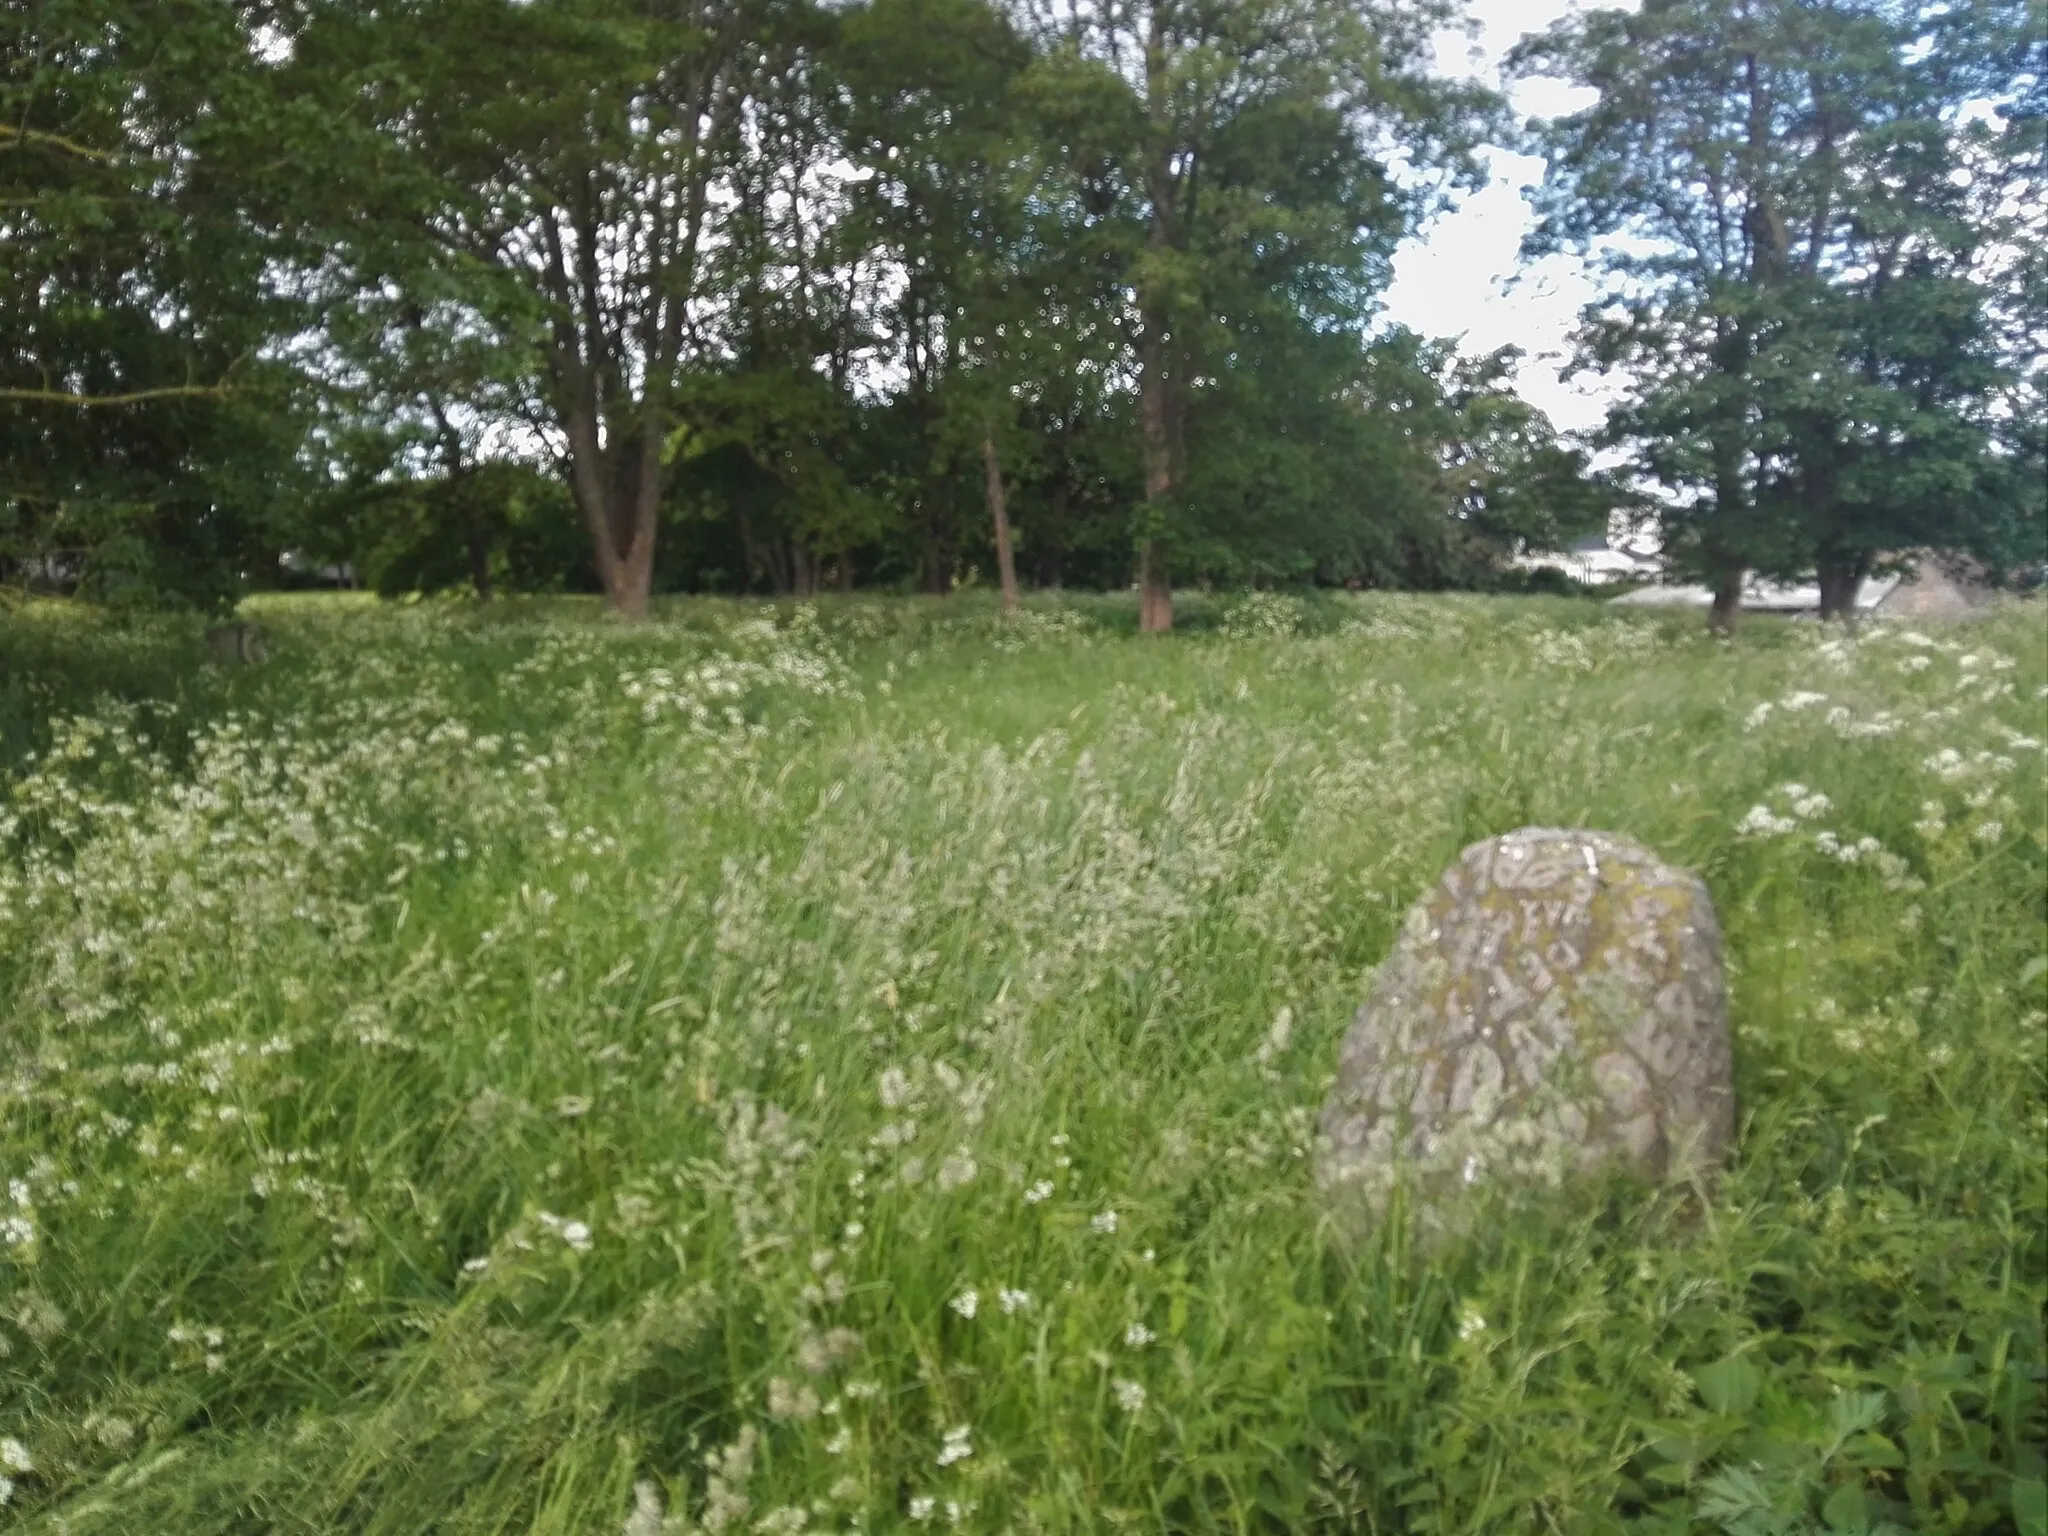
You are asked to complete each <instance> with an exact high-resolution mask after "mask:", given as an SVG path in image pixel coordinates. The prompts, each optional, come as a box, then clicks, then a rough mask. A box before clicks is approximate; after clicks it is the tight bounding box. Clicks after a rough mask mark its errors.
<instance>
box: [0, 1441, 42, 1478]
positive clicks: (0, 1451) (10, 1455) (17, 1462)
mask: <svg viewBox="0 0 2048 1536" xmlns="http://www.w3.org/2000/svg"><path fill="white" fill-rule="evenodd" d="M0 1467H5V1468H6V1469H7V1470H8V1471H10V1472H33V1471H35V1469H36V1464H35V1462H34V1461H33V1460H32V1459H31V1458H30V1457H29V1454H28V1447H27V1446H25V1445H23V1444H22V1443H21V1442H20V1441H19V1440H17V1439H15V1438H14V1437H13V1436H12V1435H9V1436H8V1437H7V1438H6V1439H4V1440H0Z"/></svg>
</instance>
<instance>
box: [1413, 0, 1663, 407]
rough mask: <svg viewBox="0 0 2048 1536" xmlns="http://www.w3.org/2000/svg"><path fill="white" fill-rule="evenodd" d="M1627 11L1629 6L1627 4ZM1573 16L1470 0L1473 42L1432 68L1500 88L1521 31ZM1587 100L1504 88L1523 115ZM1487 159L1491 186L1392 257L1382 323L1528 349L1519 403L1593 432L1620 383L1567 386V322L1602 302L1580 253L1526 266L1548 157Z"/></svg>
mask: <svg viewBox="0 0 2048 1536" xmlns="http://www.w3.org/2000/svg"><path fill="white" fill-rule="evenodd" d="M1624 6H1625V7H1626V8H1630V9H1632V8H1633V6H1632V5H1628V4H1627V0H1624ZM1572 9H1576V7H1575V6H1573V5H1571V4H1569V3H1567V0H1474V3H1473V4H1472V6H1471V13H1472V16H1473V18H1474V19H1475V20H1476V21H1477V22H1478V24H1479V32H1478V34H1477V36H1476V37H1468V36H1467V35H1466V34H1464V33H1462V32H1444V33H1441V34H1439V36H1438V37H1437V40H1436V66H1437V68H1438V70H1439V71H1441V72H1442V73H1444V74H1447V75H1456V76H1461V77H1471V78H1476V79H1478V80H1481V81H1483V82H1485V83H1486V84H1488V85H1491V86H1495V87H1498V86H1500V85H1501V84H1502V81H1501V78H1500V64H1501V61H1502V59H1503V58H1505V57H1506V55H1507V52H1508V50H1509V49H1510V48H1512V47H1513V46H1514V45H1515V43H1516V42H1517V41H1518V40H1519V39H1520V38H1521V37H1522V35H1523V34H1524V33H1527V32H1535V31H1541V30H1542V29H1543V28H1544V27H1547V26H1549V25H1550V23H1551V22H1552V21H1554V20H1556V19H1557V18H1558V17H1559V16H1562V15H1564V14H1566V12H1567V11H1569V10H1572ZM1589 96H1590V93H1589V92H1587V91H1584V90H1581V89H1579V88H1576V87H1573V86H1570V85H1568V84H1566V83H1565V82H1564V81H1562V80H1551V79H1535V80H1523V81H1517V82H1515V83H1514V84H1513V86H1512V87H1511V88H1510V91H1509V100H1510V102H1511V103H1512V105H1513V107H1514V110H1515V114H1516V116H1517V117H1518V118H1522V119H1526V118H1529V117H1533V116H1543V117H1549V116H1555V115H1558V114H1560V113H1563V112H1569V111H1571V110H1573V109H1574V108H1575V107H1578V106H1581V105H1583V104H1584V103H1585V101H1586V100H1587V99H1588V98H1589ZM1483 156H1484V159H1485V162H1486V165H1487V168H1488V170H1489V171H1490V172H1491V178H1490V179H1489V181H1488V183H1487V185H1486V186H1484V187H1482V188H1480V189H1479V190H1478V191H1476V192H1472V193H1469V194H1467V195H1466V196H1465V197H1463V198H1462V199H1461V200H1460V201H1459V202H1458V204H1457V206H1455V207H1453V208H1452V209H1450V210H1449V211H1448V212H1446V213H1444V214H1442V215H1440V216H1439V217H1437V218H1436V219H1434V220H1432V221H1431V223H1430V224H1429V225H1428V226H1427V227H1425V228H1424V229H1423V230H1422V232H1421V233H1420V234H1419V235H1418V236H1417V237H1416V238H1414V239H1412V240H1409V241H1406V242H1404V243H1403V245H1402V246H1401V248H1400V250H1398V251H1397V252H1396V253H1395V255H1394V281H1393V285H1392V287H1390V288H1389V289H1388V291H1387V296H1386V310H1385V315H1386V318H1387V319H1389V320H1391V321H1396V322H1398V323H1400V324H1402V325H1406V326H1408V327H1410V328H1411V329H1413V330H1416V331H1420V332H1421V333H1423V334H1424V335H1427V336H1445V337H1455V338H1457V340H1458V344H1459V348H1460V350H1461V351H1464V352H1466V353H1469V354H1474V355H1477V354H1483V353H1487V352H1492V351H1494V350H1496V349H1497V348H1500V347H1503V346H1510V345H1512V346H1518V347H1520V348H1522V350H1523V352H1524V353H1525V354H1526V355H1525V357H1524V358H1523V361H1522V365H1521V368H1520V370H1519V371H1518V373H1517V374H1516V378H1515V386H1516V388H1517V390H1518V391H1519V392H1520V393H1521V395H1522V396H1523V398H1524V399H1526V400H1528V401H1530V402H1531V403H1532V404H1535V405H1538V406H1540V407H1542V409H1543V410H1544V411H1546V412H1548V413H1549V416H1550V419H1551V420H1552V421H1553V422H1555V423H1556V424H1557V425H1558V426H1559V427H1561V428H1582V427H1590V426H1593V425H1596V424H1597V423H1598V422H1599V421H1600V420H1601V419H1602V417H1603V416H1604V415H1605V413H1606V407H1607V402H1608V401H1609V400H1610V399H1612V398H1613V396H1614V393H1615V389H1614V386H1613V385H1611V384H1606V383H1603V381H1602V380H1600V379H1598V378H1596V377H1593V376H1590V375H1582V376H1580V377H1579V378H1577V379H1574V380H1573V381H1572V382H1570V383H1566V382H1565V381H1564V380H1563V379H1562V378H1561V377H1560V368H1561V367H1562V365H1563V363H1564V361H1565V355H1566V350H1567V347H1568V344H1569V335H1570V332H1571V328H1572V325H1573V323H1574V322H1575V321H1576V320H1577V318H1578V313H1579V311H1580V309H1581V308H1582V307H1583V306H1584V305H1585V304H1586V303H1587V302H1588V301H1589V300H1591V299H1592V298H1593V297H1594V295H1595V291H1596V290H1595V287H1594V283H1593V280H1592V278H1591V277H1590V276H1589V275H1588V274H1587V272H1586V270H1585V265H1584V263H1583V262H1581V261H1579V260H1578V259H1577V258H1576V257H1571V256H1548V257H1544V258H1543V259H1541V260H1539V261H1536V262H1533V263H1524V262H1523V261H1522V259H1521V241H1522V236H1523V235H1525V234H1526V233H1528V231H1529V229H1530V228H1531V226H1532V225H1533V224H1534V222H1535V211H1534V209H1533V208H1532V207H1531V205H1530V202H1529V200H1528V198H1527V196H1526V195H1525V191H1526V189H1530V188H1533V187H1535V186H1536V185H1538V184H1540V182H1541V181H1542V178H1543V171H1544V162H1543V160H1542V158H1541V157H1539V156H1534V155H1524V154H1518V153H1516V152H1515V151H1514V150H1512V149H1509V148H1504V147H1501V146H1489V147H1488V148H1487V149H1486V150H1485V151H1483Z"/></svg>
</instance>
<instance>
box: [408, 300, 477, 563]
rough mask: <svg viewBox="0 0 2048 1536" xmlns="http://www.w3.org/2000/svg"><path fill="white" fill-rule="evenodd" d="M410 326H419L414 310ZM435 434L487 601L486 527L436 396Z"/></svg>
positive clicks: (458, 440) (458, 442) (458, 439)
mask: <svg viewBox="0 0 2048 1536" xmlns="http://www.w3.org/2000/svg"><path fill="white" fill-rule="evenodd" d="M414 314H415V319H414V322H413V323H414V325H415V326H416V327H418V326H423V325H424V324H425V322H424V321H423V320H421V319H419V318H418V317H417V316H418V312H417V311H415V312H414ZM433 411H434V429H435V436H436V437H437V438H438V439H439V440H440V444H441V468H442V469H443V470H444V471H445V472H446V473H447V476H448V494H449V495H451V496H453V497H454V498H455V504H456V505H457V506H458V507H459V508H460V509H461V511H462V534H463V538H464V539H465V540H466V541H467V543H468V545H469V580H470V585H472V586H474V587H475V588H476V598H477V601H478V602H480V603H488V602H489V601H490V600H491V543H490V530H489V529H487V528H485V527H484V522H483V519H482V518H481V517H479V516H477V510H476V503H475V502H474V501H473V500H471V499H470V497H469V496H468V495H467V494H465V492H466V491H467V487H466V486H464V484H463V477H464V476H465V475H466V474H468V472H469V464H468V461H467V460H466V459H465V458H464V456H463V452H462V434H461V433H460V432H458V431H456V430H455V423H454V422H452V421H451V420H449V419H448V410H447V407H446V406H444V405H443V404H442V403H441V401H440V399H439V398H438V397H436V398H435V399H434V401H433Z"/></svg>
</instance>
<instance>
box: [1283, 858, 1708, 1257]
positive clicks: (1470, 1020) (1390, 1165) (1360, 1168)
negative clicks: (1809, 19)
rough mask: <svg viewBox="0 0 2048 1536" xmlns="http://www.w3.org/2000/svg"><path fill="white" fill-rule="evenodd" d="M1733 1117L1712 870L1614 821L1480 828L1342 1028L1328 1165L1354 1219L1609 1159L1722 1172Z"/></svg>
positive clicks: (1320, 1155)
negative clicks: (1673, 855)
mask: <svg viewBox="0 0 2048 1536" xmlns="http://www.w3.org/2000/svg"><path fill="white" fill-rule="evenodd" d="M1734 1128H1735V1094H1734V1089H1733V1087H1732V1085H1731V1082H1730V1061H1729V1048H1728V1000H1727V989H1726V985H1725V983H1724V981H1723V979H1722V975H1721V930H1720V926H1719V925H1718V924H1717V923H1716V922H1715V920H1714V907H1713V903H1712V901H1711V900H1710V899H1709V898H1708V896H1707V889H1706V887H1705V886H1704V885H1703V884H1701V883H1700V879H1699V877H1698V876H1697V875H1694V874H1691V873H1689V872H1688V871H1685V870H1680V869H1673V868H1672V867H1671V866H1670V865H1668V864H1666V863H1664V862H1663V861H1662V860H1661V859H1659V858H1658V857H1657V856H1656V855H1655V854H1654V853H1652V852H1651V851H1650V850H1649V849H1647V848H1645V847H1644V846H1643V845H1642V844H1641V843H1638V842H1635V841H1633V840H1632V839H1629V838H1625V837H1617V836H1615V835H1613V834H1611V833H1606V832H1585V831H1560V830H1557V829H1555V828H1549V827H1524V828H1522V829H1521V830H1519V831H1516V832H1510V833H1508V834H1507V835H1506V836H1504V837H1496V838H1490V839H1488V840H1487V841H1486V842H1483V843H1474V844H1473V845H1472V846H1471V847H1470V848H1467V849H1466V850H1465V851H1464V852H1463V853H1462V854H1460V855H1459V857H1458V862H1457V863H1456V864H1454V865H1452V866H1451V868H1450V869H1449V870H1448V871H1447V872H1446V873H1445V875H1444V877H1443V879H1442V880H1441V881H1440V882H1438V884H1437V887H1436V889H1435V890H1433V891H1432V892H1430V893H1429V894H1428V895H1427V896H1425V897H1424V898H1423V899H1422V900H1421V901H1419V902H1417V903H1416V904H1415V906H1414V907H1413V908H1411V909H1410V911H1409V913H1408V917H1407V920H1406V922H1405V923H1404V924H1403V925H1402V930H1401V937H1400V939H1399V940H1398V941H1397V942H1396V944H1395V945H1394V950H1393V953H1392V954H1391V955H1389V956H1388V957H1387V959H1386V962H1385V963H1384V964H1383V965H1381V966H1380V968H1379V971H1378V973H1377V974H1376V976H1375V977H1374V980H1373V987H1372V993H1371V996H1370V997H1368V998H1367V999H1366V1003H1365V1006H1364V1007H1363V1008H1361V1009H1359V1011H1358V1016H1357V1017H1356V1018H1355V1019H1353V1020H1352V1023H1351V1028H1350V1030H1349V1031H1348V1032H1347V1033H1346V1034H1345V1036H1344V1047H1343V1053H1342V1055H1341V1057H1340V1058H1339V1062H1338V1068H1337V1082H1336V1085H1335V1086H1334V1087H1333V1088H1332V1089H1331V1090H1330V1096H1329V1099H1328V1100H1327V1101H1326V1102H1325V1104H1324V1106H1323V1116H1322V1123H1321V1132H1320V1135H1319V1136H1318V1138H1317V1148H1316V1181H1317V1183H1318V1185H1320V1186H1321V1188H1322V1190H1323V1191H1324V1194H1325V1196H1326V1198H1327V1199H1328V1201H1329V1202H1330V1204H1331V1205H1332V1208H1333V1209H1334V1210H1335V1211H1336V1213H1337V1215H1338V1216H1339V1218H1340V1220H1344V1221H1346V1222H1347V1223H1354V1222H1357V1221H1359V1220H1361V1219H1370V1218H1371V1217H1372V1216H1373V1215H1375V1214H1377V1213H1378V1212H1379V1211H1381V1210H1382V1209H1384V1207H1385V1204H1386V1201H1387V1199H1388V1197H1389V1196H1390V1195H1391V1193H1392V1191H1393V1189H1394V1186H1395V1184H1396V1182H1397V1181H1405V1183H1406V1184H1407V1186H1408V1188H1409V1191H1410V1200H1411V1202H1412V1207H1413V1209H1414V1210H1415V1211H1416V1213H1417V1214H1418V1216H1419V1217H1420V1218H1421V1220H1422V1222H1423V1224H1424V1225H1425V1226H1428V1227H1431V1228H1439V1229H1440V1228H1443V1227H1445V1226H1447V1225H1450V1224H1451V1221H1452V1213H1453V1209H1454V1207H1455V1204H1456V1202H1457V1201H1458V1199H1459V1197H1460V1196H1461V1195H1463V1194H1464V1193H1465V1192H1467V1191H1469V1190H1472V1189H1475V1188H1479V1187H1487V1186H1496V1185H1502V1184H1511V1183H1523V1184H1531V1183H1533V1184H1546V1185H1553V1186H1554V1185H1556V1184H1557V1183H1559V1182H1560V1181H1561V1180H1562V1179H1563V1178H1564V1177H1565V1176H1566V1175H1567V1174H1569V1173H1573V1172H1581V1171H1591V1170H1594V1169H1597V1168H1599V1167H1601V1166H1603V1165H1616V1166H1620V1167H1624V1168H1627V1169H1629V1170H1632V1171H1634V1172H1636V1173H1639V1174H1641V1175H1642V1176H1643V1177H1645V1178H1648V1179H1650V1180H1653V1181H1661V1180H1666V1179H1670V1180H1688V1179H1701V1180H1705V1179H1710V1178H1711V1177H1712V1176H1713V1174H1714V1172H1715V1171H1716V1170H1717V1169H1718V1168H1719V1167H1720V1165H1721V1162H1722V1159H1723V1158H1724V1157H1725V1155H1726V1153H1727V1150H1728V1145H1729V1142H1730V1141H1731V1139H1732V1138H1733V1135H1734Z"/></svg>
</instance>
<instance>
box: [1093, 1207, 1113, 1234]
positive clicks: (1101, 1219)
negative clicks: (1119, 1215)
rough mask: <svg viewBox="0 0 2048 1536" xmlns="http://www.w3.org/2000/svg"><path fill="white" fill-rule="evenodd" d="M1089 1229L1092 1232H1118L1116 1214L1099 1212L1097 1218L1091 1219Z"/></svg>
mask: <svg viewBox="0 0 2048 1536" xmlns="http://www.w3.org/2000/svg"><path fill="white" fill-rule="evenodd" d="M1088 1228H1089V1230H1090V1231H1092V1232H1102V1233H1109V1232H1114V1231H1115V1230H1116V1212H1115V1211H1101V1212H1098V1213H1097V1214H1096V1215H1095V1216H1093V1217H1091V1218H1090V1219H1089V1222H1088Z"/></svg>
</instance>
